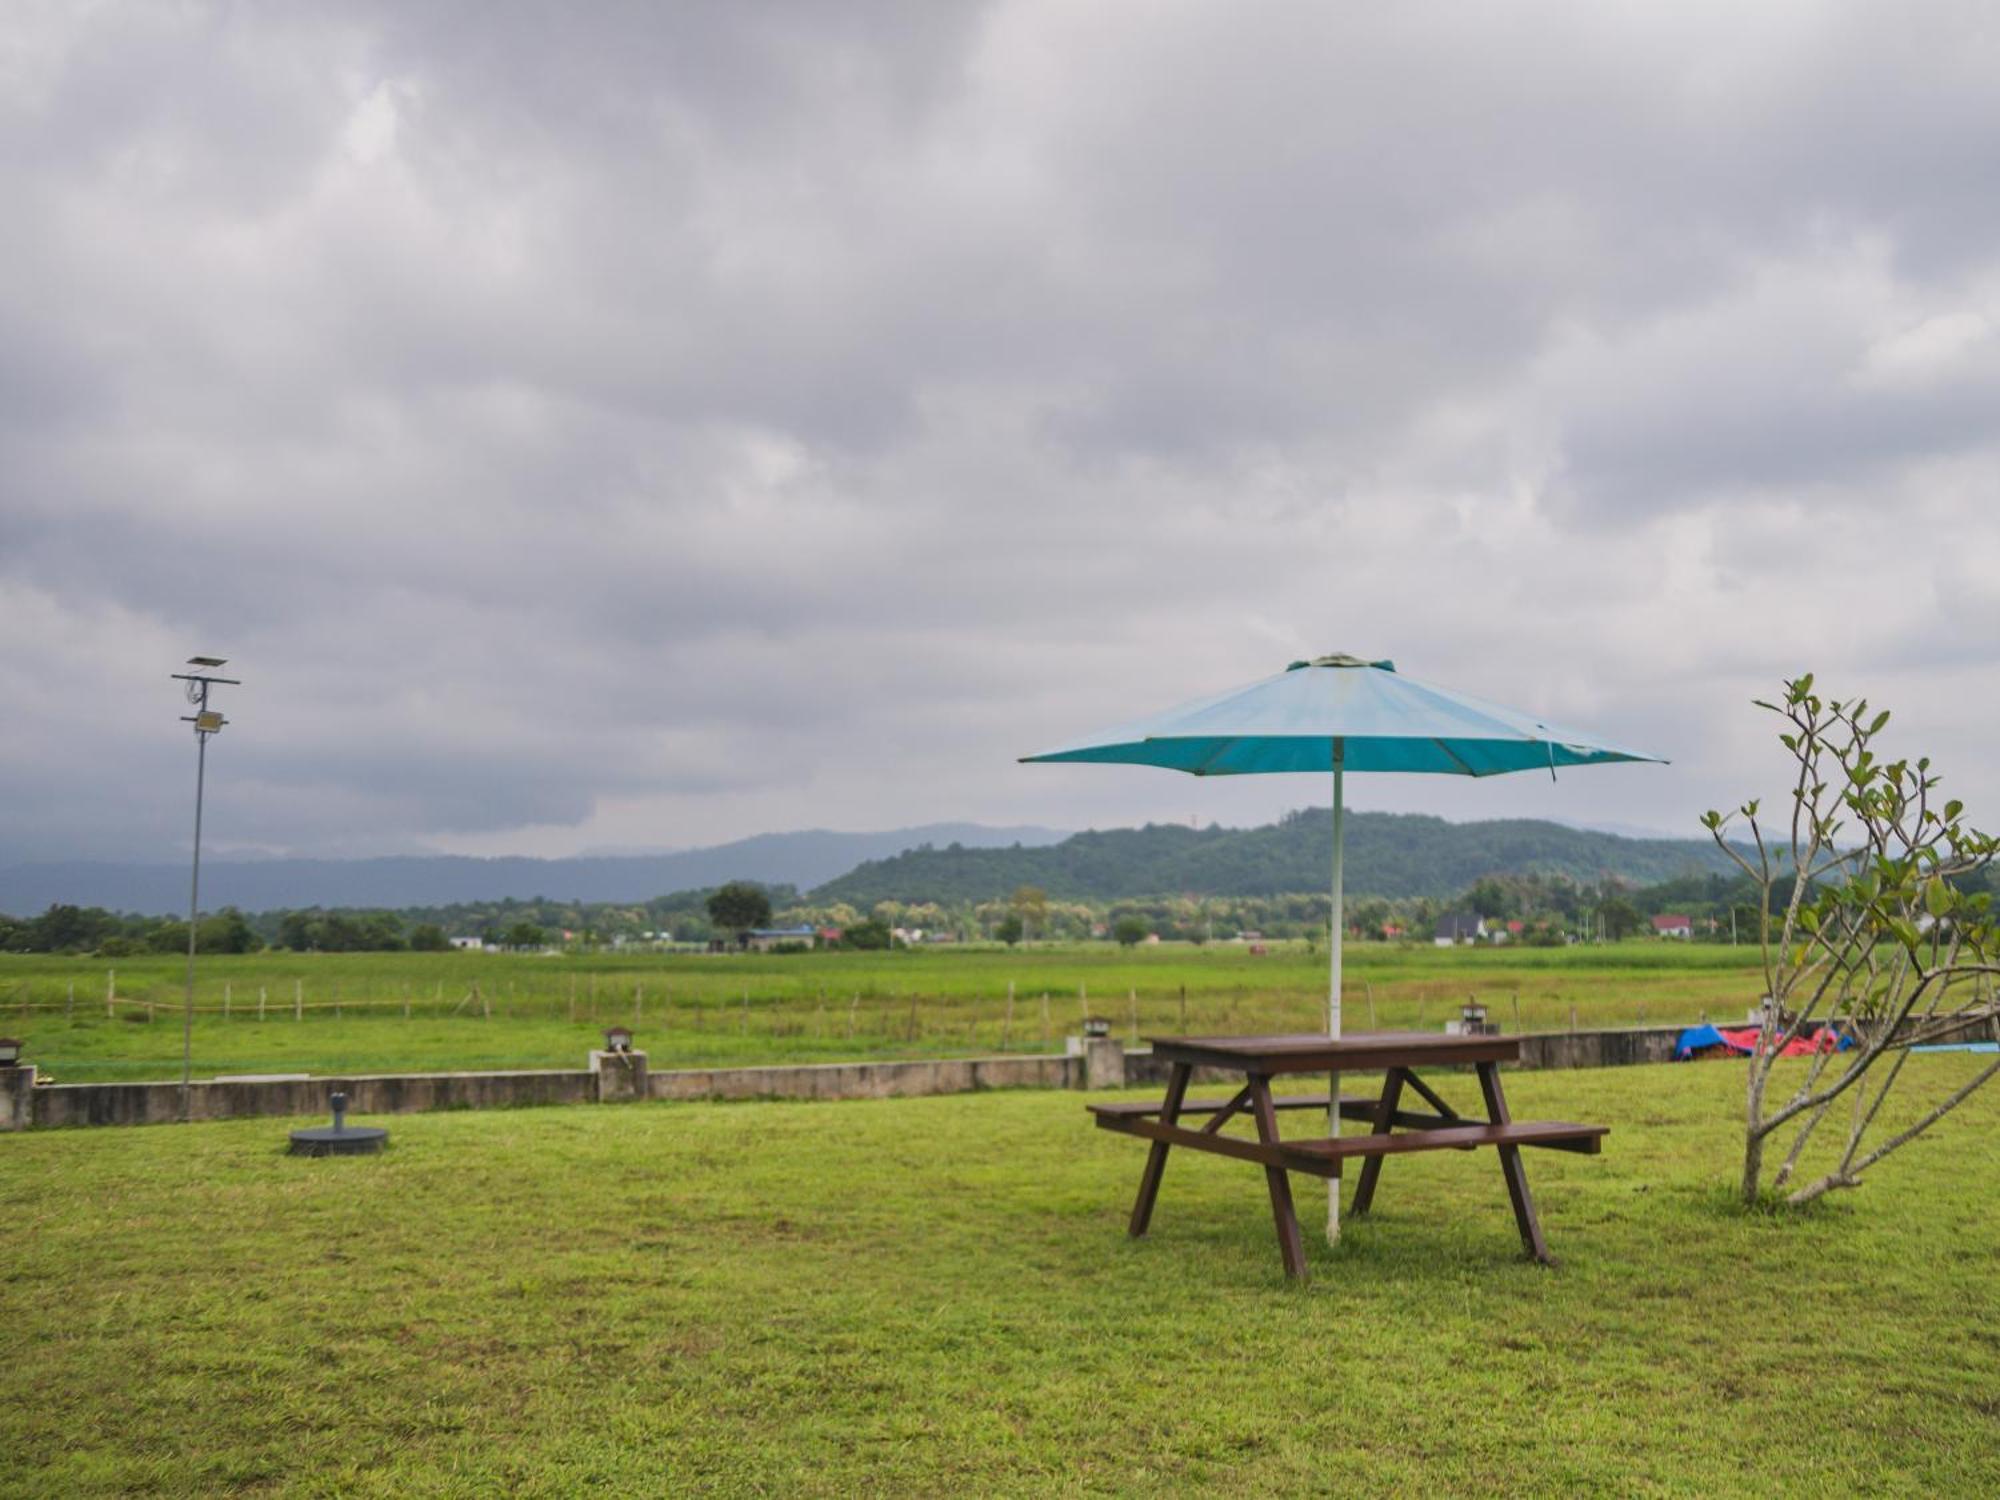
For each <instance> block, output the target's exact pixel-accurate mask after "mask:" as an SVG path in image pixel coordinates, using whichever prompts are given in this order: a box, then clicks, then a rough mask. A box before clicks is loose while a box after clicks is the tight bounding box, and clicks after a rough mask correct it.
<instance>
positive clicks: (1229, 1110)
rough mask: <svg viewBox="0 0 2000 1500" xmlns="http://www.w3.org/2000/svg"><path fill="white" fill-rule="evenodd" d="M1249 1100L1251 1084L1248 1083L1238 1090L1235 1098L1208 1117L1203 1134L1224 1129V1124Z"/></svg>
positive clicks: (1234, 1116)
mask: <svg viewBox="0 0 2000 1500" xmlns="http://www.w3.org/2000/svg"><path fill="white" fill-rule="evenodd" d="M1249 1102H1250V1085H1249V1084H1247V1083H1246V1084H1245V1085H1244V1086H1243V1087H1242V1088H1240V1089H1238V1090H1237V1091H1236V1095H1235V1097H1234V1098H1232V1099H1231V1100H1230V1101H1229V1102H1228V1103H1227V1104H1225V1105H1223V1106H1222V1108H1221V1109H1218V1110H1217V1111H1216V1112H1215V1113H1214V1114H1212V1115H1210V1116H1209V1117H1208V1123H1207V1124H1206V1125H1204V1126H1202V1127H1201V1133H1202V1134H1203V1135H1214V1134H1215V1133H1216V1131H1218V1130H1220V1129H1222V1127H1223V1126H1225V1125H1227V1124H1228V1123H1229V1122H1230V1121H1231V1120H1233V1119H1235V1118H1236V1115H1237V1113H1238V1111H1240V1110H1241V1109H1242V1108H1243V1106H1244V1105H1246V1104H1248V1103H1249Z"/></svg>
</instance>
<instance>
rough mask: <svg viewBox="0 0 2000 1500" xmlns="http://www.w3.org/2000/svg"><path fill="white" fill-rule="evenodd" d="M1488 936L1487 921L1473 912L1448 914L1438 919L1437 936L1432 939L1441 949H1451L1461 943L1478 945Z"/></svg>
mask: <svg viewBox="0 0 2000 1500" xmlns="http://www.w3.org/2000/svg"><path fill="white" fill-rule="evenodd" d="M1485 936H1486V919H1485V918H1484V917H1482V916H1478V915H1476V914H1474V913H1472V912H1464V911H1452V912H1446V913H1445V914H1444V915H1443V916H1441V917H1439V918H1438V919H1437V936H1436V937H1435V938H1433V939H1432V941H1433V942H1435V943H1436V944H1437V946H1438V947H1440V948H1451V947H1455V946H1457V945H1458V944H1459V943H1476V942H1478V941H1479V940H1480V939H1481V938H1483V937H1485Z"/></svg>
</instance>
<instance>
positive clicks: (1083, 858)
mask: <svg viewBox="0 0 2000 1500" xmlns="http://www.w3.org/2000/svg"><path fill="white" fill-rule="evenodd" d="M1332 860H1333V814H1332V812H1331V810H1325V809H1316V810H1307V811H1304V812H1298V813H1293V814H1292V815H1291V816H1289V817H1287V818H1285V819H1283V820H1282V821H1280V822H1277V823H1273V824H1267V825H1266V826H1264V827H1261V828H1205V829H1197V828H1184V827H1182V826H1180V825H1178V824H1154V825H1149V826H1147V827H1145V828H1125V829H1115V830H1112V831H1110V832H1104V833H1098V832H1090V833H1079V834H1076V835H1074V836H1072V837H1070V838H1067V839H1064V840H1063V841H1062V842H1060V843H1056V844H1050V845H1046V846H1043V847H1038V848H1033V849H1029V848H1021V849H990V848H989V849H972V848H959V849H938V848H931V849H916V850H912V851H910V852H907V853H904V854H899V855H897V856H896V857H895V858H893V859H878V860H871V861H869V862H868V863H866V864H863V865H860V866H857V867H856V868H855V869H853V870H851V871H849V872H848V873H847V874H845V875H842V876H840V877H839V878H838V879H835V880H832V881H829V882H828V883H827V884H825V885H823V886H821V887H820V888H819V889H818V890H817V891H815V892H814V893H813V896H814V899H815V900H818V901H825V902H831V901H846V902H848V903H850V904H852V905H855V906H859V907H863V908H866V907H867V906H868V905H870V904H871V903H873V902H876V901H883V900H897V901H986V900H993V899H995V898H997V897H1002V896H1005V895H1006V894H1007V893H1008V892H1010V891H1012V890H1014V889H1015V888H1016V887H1017V886H1022V885H1034V886H1040V887H1041V888H1042V889H1043V890H1045V891H1047V892H1048V893H1049V895H1050V896H1052V897H1055V898H1057V899H1058V900H1074V901H1117V900H1121V899H1125V898H1130V897H1139V896H1166V895H1175V894H1188V895H1200V896H1271V895H1278V894H1281V893H1287V892H1296V891H1318V890H1323V889H1325V888H1326V886H1327V884H1328V882H1329V879H1330V873H1331V871H1330V867H1331V864H1332ZM1711 871H1720V872H1726V873H1734V871H1735V866H1734V865H1733V864H1731V863H1730V861H1729V859H1728V857H1727V856H1726V855H1725V854H1723V853H1722V851H1721V850H1719V849H1717V848H1716V847H1715V846H1714V845H1713V844H1712V843H1709V842H1707V841H1705V840H1700V839H1635V838H1625V837H1621V836H1620V835H1617V834H1610V833H1598V832H1592V831H1590V830H1587V829H1580V828H1569V827H1565V826H1564V825H1562V824H1560V823H1548V822H1542V821H1539V820H1536V819H1527V818H1516V819H1507V820H1504V821H1498V822H1488V823H1447V822H1446V821H1445V820H1444V819H1442V818H1434V817H1425V816H1421V815H1417V814H1407V813H1372V812H1360V813H1350V814H1348V818H1347V852H1346V882H1347V890H1348V892H1349V893H1350V894H1352V895H1356V896H1386V897H1390V898H1392V899H1398V898H1407V897H1415V896H1429V897H1432V898H1434V899H1440V900H1442V899H1444V898H1447V897H1449V896H1452V895H1455V894H1457V893H1458V892H1460V891H1463V890H1464V889H1466V888H1467V887H1468V886H1470V885H1471V884H1472V883H1473V882H1474V881H1476V880H1478V879H1479V878H1480V877H1482V876H1485V875H1497V874H1529V873H1540V874H1547V875H1566V876H1569V877H1570V878H1571V879H1574V880H1578V881H1595V880H1599V879H1602V878H1603V877H1605V876H1607V875H1610V876H1616V877H1618V878H1619V879H1621V880H1626V881H1630V882H1632V883H1634V884H1637V885H1652V884H1656V883H1658V882H1659V881H1662V880H1668V879H1672V878H1673V877H1675V876H1679V875H1689V874H1707V873H1709V872H1711Z"/></svg>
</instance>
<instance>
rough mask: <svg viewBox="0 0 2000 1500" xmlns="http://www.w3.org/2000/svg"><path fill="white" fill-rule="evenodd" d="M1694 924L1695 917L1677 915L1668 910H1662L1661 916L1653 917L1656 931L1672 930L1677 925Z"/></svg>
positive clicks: (1686, 925)
mask: <svg viewBox="0 0 2000 1500" xmlns="http://www.w3.org/2000/svg"><path fill="white" fill-rule="evenodd" d="M1692 926H1694V919H1693V918H1692V917H1683V916H1677V915H1674V914H1672V913H1668V912H1662V913H1661V914H1660V915H1659V916H1657V917H1655V918H1653V930H1654V931H1655V932H1671V931H1672V930H1673V929H1674V928H1676V927H1692Z"/></svg>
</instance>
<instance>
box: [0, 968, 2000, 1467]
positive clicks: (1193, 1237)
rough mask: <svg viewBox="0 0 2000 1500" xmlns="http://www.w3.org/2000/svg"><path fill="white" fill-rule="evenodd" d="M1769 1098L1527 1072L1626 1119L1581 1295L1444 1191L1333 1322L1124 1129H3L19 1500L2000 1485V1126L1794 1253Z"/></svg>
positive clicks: (1657, 1070) (1598, 1163) (1846, 1202)
mask: <svg viewBox="0 0 2000 1500" xmlns="http://www.w3.org/2000/svg"><path fill="white" fill-rule="evenodd" d="M1413 982H1420V981H1413ZM302 1024H305V1025H307V1026H310V1025H313V1024H317V1023H302ZM499 1024H500V1022H499V1020H498V1018H496V1021H495V1025H496V1027H497V1026H498V1025H499ZM1976 1061H1977V1060H1976V1059H1968V1058H1965V1057H1962V1056H1953V1055H1949V1054H1946V1055H1939V1056H1930V1057H1918V1058H1913V1059H1912V1061H1911V1063H1910V1066H1909V1068H1908V1069H1907V1070H1906V1087H1909V1086H1920V1087H1921V1088H1923V1089H1924V1090H1926V1091H1929V1092H1935V1091H1937V1090H1939V1089H1944V1088H1949V1087H1951V1086H1953V1085H1954V1084H1955V1083H1956V1082H1958V1081H1959V1080H1961V1079H1962V1078H1963V1077H1965V1076H1967V1075H1968V1073H1969V1070H1970V1068H1971V1067H1972V1066H1973V1065H1974V1064H1975V1063H1976ZM1742 1082H1743V1075H1742V1072H1741V1070H1740V1068H1739V1067H1737V1066H1736V1065H1733V1064H1729V1063H1695V1064H1684V1065H1675V1066H1658V1067H1645V1068H1625V1069H1617V1070H1607V1071H1599V1072H1588V1073H1524V1074H1522V1075H1520V1076H1519V1077H1517V1078H1515V1079H1514V1080H1513V1081H1512V1082H1511V1083H1510V1085H1509V1093H1510V1096H1511V1102H1512V1103H1513V1105H1514V1108H1515V1111H1516V1113H1517V1115H1521V1116H1541V1117H1556V1118H1573V1119H1583V1120H1594V1121H1601V1122H1605V1123H1608V1124H1610V1125H1611V1127H1612V1133H1611V1135H1610V1137H1609V1139H1608V1141H1607V1142H1606V1150H1605V1154H1604V1155H1603V1156H1601V1157H1579V1156H1567V1155H1564V1154H1562V1153H1557V1152H1544V1153H1533V1154H1531V1155H1530V1158H1529V1172H1530V1175H1531V1177H1532V1180H1533V1183H1534V1187H1535V1191H1536V1194H1537V1199H1538V1204H1539V1207H1540V1209H1541V1213H1542V1218H1543V1224H1544V1227H1545V1229H1546V1231H1547V1233H1548V1236H1549V1241H1550V1244H1551V1246H1552V1248H1553V1249H1554V1250H1555V1252H1556V1254H1557V1255H1558V1256H1559V1257H1561V1264H1560V1265H1559V1266H1557V1267H1555V1268H1553V1269H1547V1268H1542V1267H1537V1266H1535V1265H1532V1264H1529V1263H1526V1262H1524V1261H1523V1260H1521V1259H1520V1258H1519V1242H1518V1240H1517V1239H1516V1237H1515V1233H1514V1228H1513V1223H1512V1219H1511V1216H1510V1214H1509V1212H1508V1209H1507V1204H1506V1199H1505V1194H1504V1192H1503V1190H1502V1185H1501V1182H1500V1177H1499V1173H1498V1171H1497V1170H1496V1167H1495V1164H1494V1162H1493V1159H1492V1156H1491V1154H1490V1153H1484V1152H1482V1153H1476V1154H1472V1155H1461V1154H1458V1153H1453V1152H1443V1153H1437V1154H1433V1155H1429V1156H1417V1157H1399V1158H1395V1159H1392V1160H1391V1161H1390V1162H1389V1163H1388V1165H1387V1168H1386V1170H1385V1172H1384V1175H1383V1180H1382V1189H1381V1194H1380V1196H1379V1198H1378V1200H1377V1207H1376V1212H1375V1213H1374V1214H1373V1215H1372V1216H1370V1217H1369V1218H1367V1219H1363V1220H1358V1221H1353V1222H1351V1223H1350V1224H1349V1226H1348V1228H1347V1232H1346V1234H1345V1236H1344V1238H1343V1240H1342V1242H1341V1244H1340V1245H1339V1247H1338V1248H1337V1249H1336V1248H1329V1247H1328V1246H1327V1245H1326V1244H1325V1243H1324V1242H1323V1240H1317V1239H1315V1238H1313V1237H1312V1236H1309V1237H1308V1254H1309V1258H1310V1262H1311V1271H1312V1276H1311V1279H1310V1280H1309V1281H1308V1282H1306V1283H1305V1284H1303V1285H1299V1284H1293V1283H1289V1282H1287V1281H1286V1280H1285V1278H1284V1277H1283V1276H1282V1274H1281V1273H1280V1270H1279V1265H1278V1257H1277V1253H1276V1249H1275V1246H1274V1244H1273V1241H1272V1235H1271V1228H1270V1219H1269V1212H1268V1206H1267V1204H1266V1202H1265V1199H1264V1187H1263V1183H1262V1181H1261V1179H1260V1177H1259V1174H1258V1173H1257V1171H1256V1170H1255V1169H1254V1168H1252V1167H1249V1166H1246V1165H1245V1164H1243V1163H1240V1162H1233V1161H1227V1160H1224V1159H1221V1158H1217V1157H1212V1156H1200V1157H1193V1156H1189V1155H1188V1154H1187V1153H1179V1154H1177V1155H1176V1157H1175V1158H1174V1159H1173V1161H1172V1162H1171V1163H1170V1165H1169V1167H1168V1170H1167V1177H1166V1184H1165V1188H1164V1191H1163V1194H1162V1197H1161V1199H1160V1206H1159V1210H1158V1213H1157V1215H1156V1217H1155V1222H1154V1228H1153V1232H1152V1234H1151V1235H1150V1236H1149V1237H1148V1238H1147V1239H1145V1240H1141V1241H1134V1240H1130V1239H1128V1238H1127V1237H1126V1235H1125V1233H1124V1227H1125V1215H1126V1211H1127V1208H1128V1206H1129V1203H1130V1200H1131V1194H1132V1190H1133V1187H1134V1185H1135V1182H1136V1179H1137V1176H1138V1172H1139V1166H1140V1160H1141V1157H1142V1155H1143V1152H1142V1150H1141V1148H1140V1144H1139V1143H1137V1142H1134V1141H1132V1140H1129V1139H1127V1138H1125V1137H1122V1136H1117V1135H1112V1134H1110V1133H1108V1132H1104V1131H1099V1130H1094V1129H1092V1128H1091V1127H1090V1126H1089V1124H1088V1122H1087V1118H1086V1116H1085V1114H1084V1112H1083V1109H1082V1108H1081V1103H1082V1097H1081V1096H1079V1095H1075V1094H1064V1093H1042V1092H1020V1093H997V1094H980V1095H959V1096H952V1097H944V1098H931V1099H909V1100H882V1101H866V1102H854V1103H823V1104H806V1103H801V1104H791V1103H768V1102H767V1103H754V1104H736V1105H730V1104H664V1103H647V1104H633V1105H620V1106H597V1107H572V1108H548V1109H523V1110H502V1111H484V1112H471V1113H444V1114H432V1115H417V1116H404V1117H398V1118H397V1119H395V1120H394V1121H393V1122H392V1123H393V1139H392V1141H391V1144H390V1147H389V1150H388V1151H387V1152H386V1153H385V1154H383V1155H381V1156H376V1157H361V1158H345V1159H339V1158H337V1159H323V1160H306V1159H299V1158H293V1157H288V1156H286V1155H284V1154H283V1152H282V1146H283V1142H284V1139H285V1136H284V1132H285V1129H286V1128H287V1127H288V1126H289V1125H291V1124H293V1123H296V1122H291V1121H281V1120H264V1119H260V1120H243V1121H229V1122H219V1123H213V1124H200V1125H193V1126H155V1127H148V1128H138V1129H123V1130H108V1129H100V1130H71V1131H46V1132H33V1133H27V1134H20V1135H12V1136H0V1454H4V1459H0V1490H4V1491H5V1492H6V1493H9V1494H20V1495H34V1496H42V1495H48V1496H64V1497H91V1496H110V1495H135V1494H147V1495H189V1494H204V1495H206V1494H222V1493H230V1494H238V1493H240V1494H253V1495H339V1496H395V1497H405V1496H429V1495H450V1496H458V1495H521V1496H568V1495H578V1494H593V1495H645V1496H657V1495H681V1494H713V1495H805V1496H816V1495H827V1496H836V1495H852V1494H857V1493H867V1494H873V1495H883V1496H901V1495H912V1496H933V1495H940V1494H982V1495H983V1494H996V1495H1013V1494H1021V1495H1048V1494H1058V1495H1061V1494H1076V1495H1100V1494H1101V1495H1157V1494H1163V1493H1167V1494H1210V1493H1229V1494H1239V1495H1240V1494H1260V1495H1262V1494H1270V1495H1293V1494H1300V1495H1303V1494H1314V1495H1326V1494H1331V1495H1349V1494H1353V1495H1362V1494H1366V1495H1379V1494H1411V1495H1415V1494H1424V1495H1479V1496H1486V1495H1498V1494H1506V1495H1603V1496H1620V1497H1623V1496H1633V1495H1643V1496H1682V1495H1686V1496H1697V1495H1699V1496H1708V1495H1754V1496H1768V1495H1790V1494H1804V1493H1815V1494H1824V1495H1854V1494H1868V1495H1926V1496H1930V1495H1953V1496H1955V1495H1990V1494H1993V1493H1995V1492H1996V1491H2000V1238H1996V1236H1995V1234H1994V1225H1995V1223H1996V1219H2000V1215H1996V1212H1995V1210H1996V1207H2000V1204H1996V1186H1995V1184H1996V1182H2000V1091H1992V1090H1989V1091H1987V1092H1986V1093H1984V1094H1982V1095H1977V1096H1975V1097H1974V1098H1973V1100H1972V1101H1971V1102H1970V1103H1969V1104H1968V1105H1966V1106H1965V1107H1964V1109H1963V1110H1962V1111H1961V1112H1960V1113H1959V1114H1958V1115H1956V1116H1954V1117H1953V1118H1952V1119H1951V1120H1949V1121H1947V1122H1946V1124H1945V1125H1944V1126H1943V1127H1941V1128H1940V1129H1939V1130H1938V1131H1937V1132H1936V1133H1935V1134H1934V1135H1933V1136H1930V1137H1926V1138H1924V1139H1923V1140H1921V1141H1920V1142H1918V1143H1917V1144H1915V1145H1913V1146H1911V1147H1910V1148H1908V1149H1907V1150H1906V1151H1905V1152H1904V1153H1902V1154H1901V1155H1900V1156H1899V1157H1896V1158H1893V1159H1892V1161H1891V1163H1890V1164H1889V1166H1888V1167H1887V1169H1885V1170H1883V1171H1882V1172H1881V1174H1880V1175H1879V1177H1878V1178H1876V1179H1873V1180H1871V1181H1870V1182H1869V1184H1868V1185H1867V1186H1866V1187H1865V1188H1864V1189H1862V1190H1861V1191H1859V1192H1855V1193H1848V1194H1845V1195H1841V1196H1839V1197H1838V1198H1836V1199H1834V1200H1830V1201H1828V1202H1826V1203H1825V1204H1824V1205H1823V1206H1821V1207H1820V1208H1818V1209H1816V1210H1815V1211H1811V1212H1808V1213H1805V1214H1803V1215H1782V1214H1774V1213H1769V1212H1746V1211H1744V1210H1742V1209H1741V1208H1739V1207H1737V1206H1736V1205H1735V1204H1734V1203H1733V1202H1732V1199H1731V1196H1730V1193H1729V1183H1730V1181H1731V1179H1732V1177H1733V1174H1734V1170H1735V1166H1736V1160H1737V1158H1736V1154H1735V1151H1736V1146H1737V1143H1738V1122H1739V1120H1740V1110H1741V1089H1742ZM1442 1086H1443V1087H1444V1089H1445V1091H1446V1093H1447V1094H1448V1095H1450V1096H1452V1097H1455V1098H1457V1099H1459V1100H1460V1102H1470V1095H1469V1091H1470V1089H1471V1083H1470V1080H1469V1079H1467V1078H1463V1077H1455V1078H1445V1079H1443V1080H1442ZM1295 1123H1296V1124H1297V1125H1298V1126H1301V1127H1303V1128H1311V1122H1309V1121H1298V1122H1295ZM1890 1123H1893V1122H1890ZM1308 1186H1309V1185H1308V1184H1306V1183H1305V1182H1303V1181H1301V1182H1300V1183H1299V1187H1300V1189H1301V1191H1305V1190H1306V1189H1307V1188H1308Z"/></svg>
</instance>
